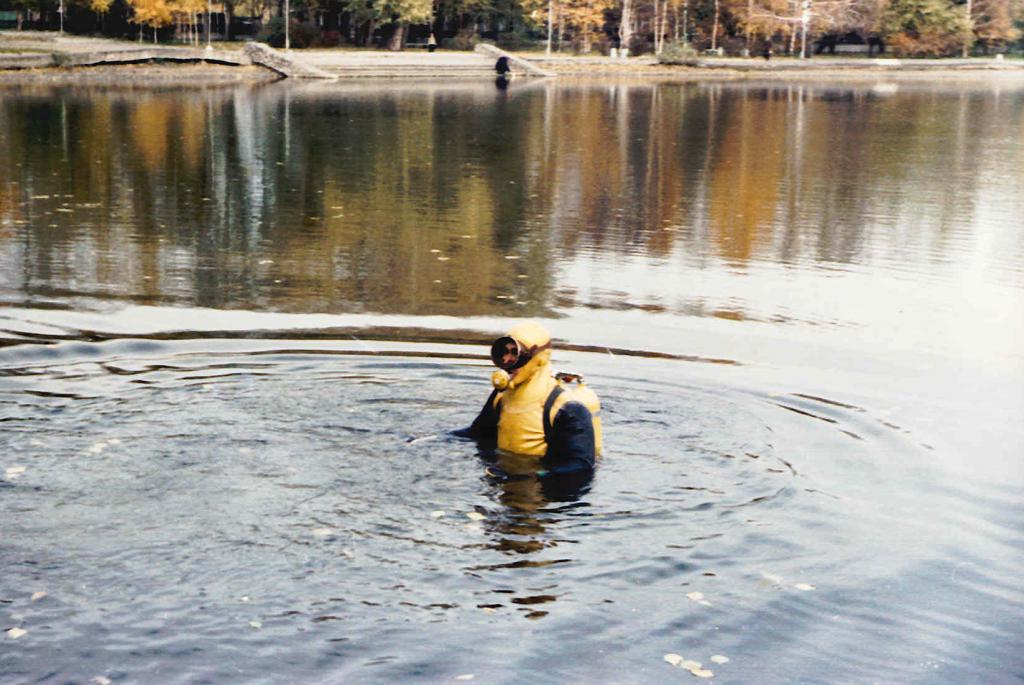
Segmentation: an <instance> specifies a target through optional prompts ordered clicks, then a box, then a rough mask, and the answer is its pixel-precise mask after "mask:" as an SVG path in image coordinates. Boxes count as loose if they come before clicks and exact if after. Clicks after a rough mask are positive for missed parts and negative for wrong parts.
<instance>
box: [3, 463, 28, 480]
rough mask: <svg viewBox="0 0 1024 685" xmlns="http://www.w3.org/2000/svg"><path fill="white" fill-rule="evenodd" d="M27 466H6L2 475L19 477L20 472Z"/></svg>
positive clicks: (13, 477) (12, 477) (23, 471)
mask: <svg viewBox="0 0 1024 685" xmlns="http://www.w3.org/2000/svg"><path fill="white" fill-rule="evenodd" d="M27 468H28V467H26V466H8V467H7V468H6V469H4V475H5V476H6V477H7V478H10V479H11V480H14V479H15V478H20V477H21V474H23V473H25V471H26V469H27Z"/></svg>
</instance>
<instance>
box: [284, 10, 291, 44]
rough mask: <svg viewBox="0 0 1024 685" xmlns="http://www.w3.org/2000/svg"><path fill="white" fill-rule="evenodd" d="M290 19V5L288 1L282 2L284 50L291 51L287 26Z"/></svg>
mask: <svg viewBox="0 0 1024 685" xmlns="http://www.w3.org/2000/svg"><path fill="white" fill-rule="evenodd" d="M291 18H292V4H291V2H289V0H284V49H285V50H291V49H292V40H291V36H290V35H289V26H288V25H289V24H290V23H291Z"/></svg>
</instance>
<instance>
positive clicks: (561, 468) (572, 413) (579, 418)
mask: <svg viewBox="0 0 1024 685" xmlns="http://www.w3.org/2000/svg"><path fill="white" fill-rule="evenodd" d="M595 452H596V447H595V441H594V420H593V417H591V415H590V410H589V409H587V408H586V407H585V406H583V405H582V404H580V403H579V402H567V403H566V404H565V405H563V406H562V408H561V409H560V410H559V411H558V414H557V415H556V416H555V420H554V422H553V423H552V424H551V441H550V442H549V443H548V451H547V454H546V455H545V456H544V460H543V464H544V468H545V469H546V470H547V471H548V472H549V473H572V472H578V471H589V470H591V469H593V468H594V459H595Z"/></svg>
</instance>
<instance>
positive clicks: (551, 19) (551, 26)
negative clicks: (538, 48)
mask: <svg viewBox="0 0 1024 685" xmlns="http://www.w3.org/2000/svg"><path fill="white" fill-rule="evenodd" d="M554 14H555V0H548V44H547V47H546V48H544V54H545V55H550V54H551V33H552V31H553V30H554Z"/></svg>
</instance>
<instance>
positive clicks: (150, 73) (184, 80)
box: [0, 62, 282, 88]
mask: <svg viewBox="0 0 1024 685" xmlns="http://www.w3.org/2000/svg"><path fill="white" fill-rule="evenodd" d="M281 78H282V77H281V76H280V75H278V74H275V73H273V72H271V71H269V70H267V69H263V68H262V67H255V66H227V65H223V64H209V63H203V62H198V63H191V62H182V63H135V64H118V65H99V66H81V67H44V68H37V69H17V70H15V69H10V70H0V87H5V86H104V87H106V86H110V87H118V88H156V87H161V86H166V87H174V88H208V87H224V86H235V85H241V84H259V83H270V82H272V81H278V80H280V79H281Z"/></svg>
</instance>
